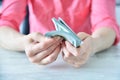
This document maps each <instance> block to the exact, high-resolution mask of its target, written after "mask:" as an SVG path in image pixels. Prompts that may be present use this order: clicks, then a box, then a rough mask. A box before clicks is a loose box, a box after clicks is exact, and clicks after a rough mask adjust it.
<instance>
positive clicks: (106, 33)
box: [92, 27, 116, 53]
mask: <svg viewBox="0 0 120 80" xmlns="http://www.w3.org/2000/svg"><path fill="white" fill-rule="evenodd" d="M92 37H93V38H94V42H93V43H94V44H93V45H94V53H96V52H99V51H102V50H104V49H107V48H109V47H111V46H112V45H113V43H114V40H115V37H116V34H115V31H114V30H112V29H111V28H107V27H103V28H99V29H98V30H96V31H95V32H93V34H92Z"/></svg>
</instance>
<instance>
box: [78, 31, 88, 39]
mask: <svg viewBox="0 0 120 80" xmlns="http://www.w3.org/2000/svg"><path fill="white" fill-rule="evenodd" d="M77 36H78V37H79V38H80V39H81V40H85V39H86V38H87V37H89V36H90V35H89V34H87V33H84V32H79V33H78V34H77Z"/></svg>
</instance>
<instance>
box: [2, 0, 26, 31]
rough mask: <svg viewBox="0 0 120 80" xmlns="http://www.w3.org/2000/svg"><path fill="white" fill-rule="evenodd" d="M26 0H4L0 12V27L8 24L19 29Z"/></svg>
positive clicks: (24, 12) (24, 11)
mask: <svg viewBox="0 0 120 80" xmlns="http://www.w3.org/2000/svg"><path fill="white" fill-rule="evenodd" d="M26 4H27V0H4V1H3V3H2V9H1V12H0V27H2V26H9V27H12V28H14V29H15V30H17V31H19V26H20V23H21V21H22V20H23V18H24V16H25V14H26Z"/></svg>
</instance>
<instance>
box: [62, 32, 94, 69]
mask: <svg viewBox="0 0 120 80" xmlns="http://www.w3.org/2000/svg"><path fill="white" fill-rule="evenodd" d="M78 37H79V38H80V39H82V41H83V44H82V45H81V46H80V47H79V48H75V47H74V46H72V44H70V43H69V42H68V41H65V43H63V44H62V53H63V59H64V61H66V62H67V63H68V64H70V65H72V66H74V67H80V66H81V65H83V64H85V63H86V62H87V60H88V59H89V57H90V55H91V54H93V52H94V50H93V47H94V46H93V42H94V41H93V38H92V37H91V35H89V34H87V33H84V32H80V33H78Z"/></svg>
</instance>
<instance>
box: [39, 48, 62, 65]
mask: <svg viewBox="0 0 120 80" xmlns="http://www.w3.org/2000/svg"><path fill="white" fill-rule="evenodd" d="M59 53H60V47H57V48H56V49H55V50H54V51H53V52H52V54H50V55H49V56H48V57H46V58H44V59H43V60H41V61H40V64H42V65H46V64H50V63H52V62H54V61H55V60H56V59H57V57H58V54H59Z"/></svg>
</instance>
